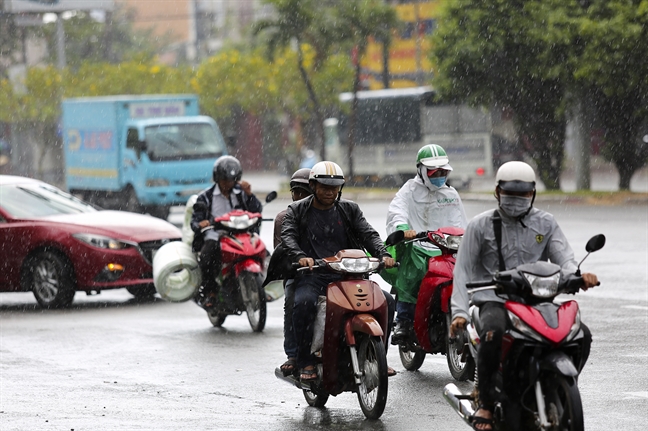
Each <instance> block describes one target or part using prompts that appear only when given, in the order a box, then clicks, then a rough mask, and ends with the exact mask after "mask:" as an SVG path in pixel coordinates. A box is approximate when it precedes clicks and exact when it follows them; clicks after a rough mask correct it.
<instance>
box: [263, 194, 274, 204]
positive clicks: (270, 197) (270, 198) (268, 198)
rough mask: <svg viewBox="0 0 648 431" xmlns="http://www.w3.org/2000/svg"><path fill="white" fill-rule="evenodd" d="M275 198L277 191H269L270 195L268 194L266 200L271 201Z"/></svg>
mask: <svg viewBox="0 0 648 431" xmlns="http://www.w3.org/2000/svg"><path fill="white" fill-rule="evenodd" d="M275 199H277V192H270V193H268V196H266V198H265V201H266V203H270V202H272V201H273V200H275Z"/></svg>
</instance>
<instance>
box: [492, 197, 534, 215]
mask: <svg viewBox="0 0 648 431" xmlns="http://www.w3.org/2000/svg"><path fill="white" fill-rule="evenodd" d="M499 206H500V208H501V209H502V211H504V212H505V213H506V215H508V216H509V217H519V216H521V215H522V214H524V213H526V212H527V211H528V210H529V208H531V198H525V197H522V196H509V195H500V203H499Z"/></svg>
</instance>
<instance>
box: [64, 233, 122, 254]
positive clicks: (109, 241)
mask: <svg viewBox="0 0 648 431" xmlns="http://www.w3.org/2000/svg"><path fill="white" fill-rule="evenodd" d="M72 236H73V237H74V238H76V239H78V240H79V241H82V242H85V243H86V244H89V245H91V246H93V247H97V248H106V249H109V250H123V249H125V248H129V247H132V246H133V244H130V243H128V242H125V241H120V240H118V239H115V238H110V237H108V236H103V235H95V234H91V233H75V234H73V235H72Z"/></svg>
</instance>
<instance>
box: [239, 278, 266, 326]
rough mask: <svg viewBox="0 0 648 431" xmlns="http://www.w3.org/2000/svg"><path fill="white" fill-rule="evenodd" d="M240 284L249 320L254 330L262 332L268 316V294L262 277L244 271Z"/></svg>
mask: <svg viewBox="0 0 648 431" xmlns="http://www.w3.org/2000/svg"><path fill="white" fill-rule="evenodd" d="M239 285H240V287H241V295H242V297H243V304H244V305H245V311H246V312H247V317H248V322H250V326H251V327H252V330H253V331H254V332H261V331H263V328H265V324H266V316H267V308H266V295H265V290H264V289H263V287H262V282H261V277H260V276H259V274H254V273H251V272H245V273H242V274H241V276H240V277H239Z"/></svg>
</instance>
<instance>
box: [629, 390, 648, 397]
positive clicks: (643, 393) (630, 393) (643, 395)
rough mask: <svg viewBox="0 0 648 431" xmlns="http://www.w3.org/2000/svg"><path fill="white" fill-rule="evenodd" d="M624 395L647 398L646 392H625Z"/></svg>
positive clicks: (647, 393) (647, 392)
mask: <svg viewBox="0 0 648 431" xmlns="http://www.w3.org/2000/svg"><path fill="white" fill-rule="evenodd" d="M625 395H630V396H631V397H634V398H648V391H643V392H625Z"/></svg>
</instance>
